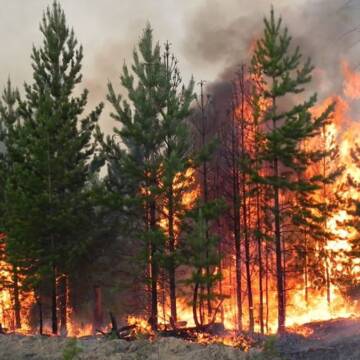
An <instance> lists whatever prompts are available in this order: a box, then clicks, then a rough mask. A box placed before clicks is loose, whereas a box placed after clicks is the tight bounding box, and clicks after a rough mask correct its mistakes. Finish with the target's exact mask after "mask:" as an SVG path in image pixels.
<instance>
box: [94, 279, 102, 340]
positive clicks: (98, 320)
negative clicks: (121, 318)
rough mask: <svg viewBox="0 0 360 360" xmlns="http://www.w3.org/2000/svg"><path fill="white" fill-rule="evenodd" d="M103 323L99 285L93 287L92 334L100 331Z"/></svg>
mask: <svg viewBox="0 0 360 360" xmlns="http://www.w3.org/2000/svg"><path fill="white" fill-rule="evenodd" d="M102 322H103V310H102V294H101V287H100V286H99V285H95V286H94V321H93V333H94V334H95V333H96V330H97V329H100V328H101V326H102Z"/></svg>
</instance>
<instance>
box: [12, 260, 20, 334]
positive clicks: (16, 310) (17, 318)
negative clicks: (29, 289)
mask: <svg viewBox="0 0 360 360" xmlns="http://www.w3.org/2000/svg"><path fill="white" fill-rule="evenodd" d="M13 282H14V313H15V328H16V329H21V304H20V293H19V277H18V272H17V267H16V266H13Z"/></svg>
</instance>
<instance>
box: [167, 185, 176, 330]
mask: <svg viewBox="0 0 360 360" xmlns="http://www.w3.org/2000/svg"><path fill="white" fill-rule="evenodd" d="M168 201H169V213H168V226H169V252H170V254H169V256H170V262H169V287H170V313H171V317H172V320H173V321H174V322H175V323H176V322H177V309H176V278H175V259H174V256H175V231H174V194H173V186H172V184H171V187H170V189H169V193H168Z"/></svg>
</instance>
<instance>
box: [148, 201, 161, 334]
mask: <svg viewBox="0 0 360 360" xmlns="http://www.w3.org/2000/svg"><path fill="white" fill-rule="evenodd" d="M149 210H150V219H149V220H150V229H151V230H155V229H156V205H155V201H153V200H152V201H151V202H150V209H149ZM150 246H151V254H150V263H151V280H150V281H151V326H152V329H153V330H155V331H156V330H157V327H158V291H157V284H158V276H159V266H158V262H157V259H156V253H157V246H156V244H155V243H154V241H152V242H151V245H150Z"/></svg>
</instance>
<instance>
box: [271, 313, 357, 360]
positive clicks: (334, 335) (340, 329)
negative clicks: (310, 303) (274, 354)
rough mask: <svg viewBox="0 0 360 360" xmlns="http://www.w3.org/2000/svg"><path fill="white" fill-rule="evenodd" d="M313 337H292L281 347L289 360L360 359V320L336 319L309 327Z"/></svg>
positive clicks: (283, 338) (285, 340)
mask: <svg viewBox="0 0 360 360" xmlns="http://www.w3.org/2000/svg"><path fill="white" fill-rule="evenodd" d="M302 328H303V330H304V331H305V332H307V331H308V332H309V333H310V335H307V336H301V335H297V334H288V335H285V336H283V337H282V338H281V339H279V340H278V341H277V347H278V349H279V351H280V353H281V354H282V355H283V357H284V358H285V359H289V360H300V359H301V360H302V359H306V360H360V319H336V320H329V321H320V322H313V323H309V324H305V325H303V326H302Z"/></svg>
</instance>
